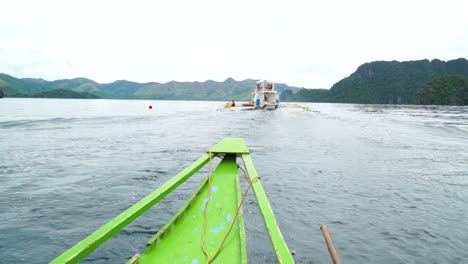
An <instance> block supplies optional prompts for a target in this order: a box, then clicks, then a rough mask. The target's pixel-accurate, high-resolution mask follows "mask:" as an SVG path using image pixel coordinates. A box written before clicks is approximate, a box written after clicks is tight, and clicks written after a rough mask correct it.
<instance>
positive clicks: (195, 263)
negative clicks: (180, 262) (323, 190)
mask: <svg viewBox="0 0 468 264" xmlns="http://www.w3.org/2000/svg"><path fill="white" fill-rule="evenodd" d="M190 264H198V259H192V262H191V263H190Z"/></svg>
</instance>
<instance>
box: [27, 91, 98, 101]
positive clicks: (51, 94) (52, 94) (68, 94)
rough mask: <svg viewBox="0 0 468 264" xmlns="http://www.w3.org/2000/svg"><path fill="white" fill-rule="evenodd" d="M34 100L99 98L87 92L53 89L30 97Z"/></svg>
mask: <svg viewBox="0 0 468 264" xmlns="http://www.w3.org/2000/svg"><path fill="white" fill-rule="evenodd" d="M30 97H34V98H75V99H78V98H81V99H98V98H99V96H97V95H94V94H90V93H87V92H75V91H72V90H65V89H53V90H49V91H44V92H40V93H36V94H33V95H31V96H30Z"/></svg>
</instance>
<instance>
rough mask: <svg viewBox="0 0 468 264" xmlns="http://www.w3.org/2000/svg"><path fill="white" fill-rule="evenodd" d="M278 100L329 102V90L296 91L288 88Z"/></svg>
mask: <svg viewBox="0 0 468 264" xmlns="http://www.w3.org/2000/svg"><path fill="white" fill-rule="evenodd" d="M280 100H281V101H283V102H330V101H332V98H331V96H330V90H327V89H302V90H300V91H299V92H297V93H293V92H292V91H290V90H286V91H284V92H283V93H282V94H281V96H280Z"/></svg>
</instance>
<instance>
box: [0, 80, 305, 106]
mask: <svg viewBox="0 0 468 264" xmlns="http://www.w3.org/2000/svg"><path fill="white" fill-rule="evenodd" d="M255 82H256V81H255V80H252V79H246V80H243V81H236V80H234V79H232V78H228V79H226V80H225V81H224V82H216V81H211V80H208V81H205V82H175V81H172V82H168V83H164V84H163V83H156V82H150V83H137V82H131V81H126V80H120V81H115V82H113V83H108V84H100V83H97V82H95V81H93V80H90V79H86V78H75V79H66V80H57V81H52V82H49V81H45V80H43V79H31V78H25V79H18V78H15V77H12V76H9V75H6V74H0V89H2V90H3V91H4V93H5V96H6V97H31V96H33V95H35V94H37V93H40V92H45V91H48V90H55V89H63V90H71V91H75V92H79V93H83V92H86V93H90V94H94V95H96V96H99V97H101V98H109V99H165V100H249V99H250V96H251V93H252V92H253V90H254V88H255V85H256V84H255ZM286 89H288V90H294V91H297V90H299V88H297V87H291V86H288V85H286V84H277V90H278V92H279V93H281V92H282V91H284V90H286Z"/></svg>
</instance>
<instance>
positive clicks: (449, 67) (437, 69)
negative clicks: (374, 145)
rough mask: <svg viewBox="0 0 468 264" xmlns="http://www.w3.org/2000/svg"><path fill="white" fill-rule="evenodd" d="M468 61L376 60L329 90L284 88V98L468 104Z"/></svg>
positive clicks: (353, 101) (328, 100)
mask: <svg viewBox="0 0 468 264" xmlns="http://www.w3.org/2000/svg"><path fill="white" fill-rule="evenodd" d="M467 78H468V61H467V60H466V59H464V58H460V59H456V60H451V61H447V62H445V61H441V60H438V59H434V60H432V61H429V60H419V61H405V62H398V61H375V62H371V63H365V64H363V65H361V66H359V67H358V69H357V70H356V71H355V72H354V73H352V74H351V75H350V76H349V77H347V78H344V79H343V80H341V81H339V82H337V83H336V84H335V85H333V86H332V87H331V89H330V90H327V89H302V90H300V91H299V92H297V93H293V92H292V91H284V92H283V93H282V94H281V98H280V99H281V100H282V101H295V102H331V103H360V104H447V105H468V79H467Z"/></svg>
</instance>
